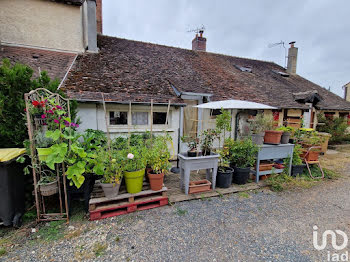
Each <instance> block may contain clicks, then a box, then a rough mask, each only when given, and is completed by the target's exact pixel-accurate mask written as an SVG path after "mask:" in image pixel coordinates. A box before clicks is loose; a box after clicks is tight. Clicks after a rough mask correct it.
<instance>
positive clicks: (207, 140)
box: [201, 129, 217, 156]
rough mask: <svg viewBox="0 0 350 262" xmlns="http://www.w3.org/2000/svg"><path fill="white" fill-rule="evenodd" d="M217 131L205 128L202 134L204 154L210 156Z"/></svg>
mask: <svg viewBox="0 0 350 262" xmlns="http://www.w3.org/2000/svg"><path fill="white" fill-rule="evenodd" d="M216 137H217V133H216V131H215V130H213V129H208V130H204V131H203V132H202V134H201V150H202V155H203V156H208V155H210V153H211V150H212V147H213V142H214V139H215V138H216Z"/></svg>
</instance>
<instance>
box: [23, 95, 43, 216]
mask: <svg viewBox="0 0 350 262" xmlns="http://www.w3.org/2000/svg"><path fill="white" fill-rule="evenodd" d="M28 100H29V98H28V94H24V101H25V103H26V115H27V128H28V136H29V141H30V155H31V159H32V166H35V165H36V159H35V157H34V155H35V152H34V151H35V146H34V140H33V129H32V128H33V126H32V121H31V117H30V114H29V106H28ZM32 171H33V182H34V195H35V206H36V215H37V222H39V220H40V207H39V196H38V188H37V184H38V182H37V177H36V176H37V174H36V172H35V168H32Z"/></svg>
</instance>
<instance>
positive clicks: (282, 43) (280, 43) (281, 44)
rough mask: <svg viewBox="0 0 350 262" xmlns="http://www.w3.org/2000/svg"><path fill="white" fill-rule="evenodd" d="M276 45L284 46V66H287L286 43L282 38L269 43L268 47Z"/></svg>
mask: <svg viewBox="0 0 350 262" xmlns="http://www.w3.org/2000/svg"><path fill="white" fill-rule="evenodd" d="M275 46H282V47H283V48H284V68H287V48H286V46H285V45H284V42H283V41H282V40H281V41H280V42H278V43H273V44H268V45H267V47H268V48H272V47H275Z"/></svg>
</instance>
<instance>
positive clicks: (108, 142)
mask: <svg viewBox="0 0 350 262" xmlns="http://www.w3.org/2000/svg"><path fill="white" fill-rule="evenodd" d="M101 94H102V103H103V111H104V112H105V122H106V130H107V144H108V151H109V158H111V136H110V134H109V127H108V117H107V110H106V103H105V96H104V94H103V93H101Z"/></svg>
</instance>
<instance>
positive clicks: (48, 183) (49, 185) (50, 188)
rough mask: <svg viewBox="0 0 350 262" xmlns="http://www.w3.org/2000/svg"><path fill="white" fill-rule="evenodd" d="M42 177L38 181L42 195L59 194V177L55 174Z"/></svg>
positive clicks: (51, 173) (49, 173)
mask: <svg viewBox="0 0 350 262" xmlns="http://www.w3.org/2000/svg"><path fill="white" fill-rule="evenodd" d="M42 173H44V174H43V175H41V177H40V179H39V181H38V187H39V191H40V194H41V195H43V196H52V195H54V194H56V193H57V192H58V181H57V176H56V175H55V174H54V173H53V172H48V173H45V172H44V171H43V172H42Z"/></svg>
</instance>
